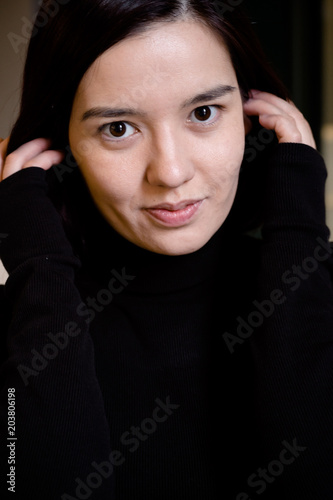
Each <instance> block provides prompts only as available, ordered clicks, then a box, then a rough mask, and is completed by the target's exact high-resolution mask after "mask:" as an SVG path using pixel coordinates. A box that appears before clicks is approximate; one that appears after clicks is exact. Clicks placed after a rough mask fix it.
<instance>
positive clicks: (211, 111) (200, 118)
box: [191, 105, 222, 123]
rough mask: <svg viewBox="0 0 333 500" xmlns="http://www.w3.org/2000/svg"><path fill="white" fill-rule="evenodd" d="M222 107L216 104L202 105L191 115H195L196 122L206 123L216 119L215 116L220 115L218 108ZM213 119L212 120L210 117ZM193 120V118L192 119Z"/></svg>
mask: <svg viewBox="0 0 333 500" xmlns="http://www.w3.org/2000/svg"><path fill="white" fill-rule="evenodd" d="M216 108H217V109H222V106H218V105H214V106H200V107H199V108H196V109H195V110H194V111H193V112H192V113H191V116H192V115H194V118H195V120H193V121H194V123H206V122H208V121H209V122H212V121H214V118H216V116H217V115H218V110H217V109H216ZM211 117H213V118H212V120H210V118H211ZM191 121H192V120H191Z"/></svg>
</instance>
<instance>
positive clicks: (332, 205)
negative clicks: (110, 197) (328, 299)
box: [0, 0, 333, 283]
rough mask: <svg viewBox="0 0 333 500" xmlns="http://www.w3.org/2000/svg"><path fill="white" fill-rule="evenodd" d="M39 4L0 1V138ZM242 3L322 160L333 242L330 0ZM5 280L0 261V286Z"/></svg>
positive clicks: (15, 98) (14, 104) (14, 108)
mask: <svg viewBox="0 0 333 500" xmlns="http://www.w3.org/2000/svg"><path fill="white" fill-rule="evenodd" d="M56 1H57V0H54V2H56ZM39 3H40V2H39V1H38V0H15V1H13V0H1V2H0V71H1V78H0V137H2V138H5V137H7V136H8V134H9V133H10V130H11V127H12V125H13V123H14V121H15V118H16V116H17V113H18V109H19V99H20V86H21V77H22V70H23V64H24V58H25V53H26V49H27V46H28V38H29V33H30V32H31V23H32V21H33V19H34V15H35V13H36V10H37V8H38V4H39ZM224 3H226V4H228V0H224ZM232 4H233V5H235V2H231V3H230V5H232ZM243 4H244V6H245V7H246V9H247V11H248V13H249V14H250V17H251V19H252V22H253V26H254V28H255V30H256V31H257V33H258V35H259V37H260V39H261V41H262V43H263V46H264V48H265V50H266V53H267V54H268V56H269V59H270V61H271V63H272V65H273V66H274V67H275V69H276V70H277V72H278V73H279V74H280V76H281V77H282V79H283V80H284V82H285V83H286V85H287V87H288V88H289V89H290V91H291V95H292V99H293V100H294V102H295V104H296V105H297V107H298V108H299V109H300V110H301V111H302V113H303V114H304V116H305V117H306V118H307V120H308V121H309V122H310V124H311V127H312V130H313V132H314V135H315V139H316V142H317V146H318V150H319V151H320V153H321V154H322V155H323V156H324V158H325V160H326V165H327V168H328V181H327V188H326V207H327V225H328V226H329V228H330V230H331V232H332V236H331V240H333V0H316V1H315V2H314V1H313V0H270V1H269V2H267V0H243ZM41 70H42V68H41ZM5 279H6V273H5V271H4V269H3V268H2V266H1V263H0V282H1V283H2V282H4V280H5Z"/></svg>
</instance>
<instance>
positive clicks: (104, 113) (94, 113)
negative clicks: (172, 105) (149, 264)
mask: <svg viewBox="0 0 333 500" xmlns="http://www.w3.org/2000/svg"><path fill="white" fill-rule="evenodd" d="M235 90H237V89H236V87H233V86H231V85H218V86H217V87H214V88H212V89H209V90H206V91H204V92H201V93H200V94H197V95H195V96H194V97H191V98H190V99H187V100H186V101H185V102H183V104H182V105H181V107H180V109H184V108H188V107H190V106H194V105H195V104H198V103H200V102H204V101H212V100H214V99H218V98H220V97H224V96H225V95H228V94H230V93H232V92H234V91H235ZM124 115H127V116H140V117H146V116H147V113H145V112H143V111H140V110H138V109H134V108H108V107H96V108H91V109H89V110H88V111H86V112H85V113H84V114H83V115H82V118H81V121H85V120H88V119H89V118H118V117H120V116H124Z"/></svg>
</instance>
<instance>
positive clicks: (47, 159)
mask: <svg viewBox="0 0 333 500" xmlns="http://www.w3.org/2000/svg"><path fill="white" fill-rule="evenodd" d="M8 143H9V138H7V139H5V140H3V139H0V182H1V181H3V180H4V179H6V178H7V177H9V176H10V175H13V174H15V173H16V172H18V171H19V170H23V169H24V168H29V167H39V168H42V169H43V170H48V169H50V168H51V167H52V165H56V164H57V163H60V162H61V161H62V160H63V159H64V156H65V155H64V153H62V152H61V151H54V150H50V149H49V148H50V146H51V141H50V140H49V139H42V138H41V139H34V140H33V141H30V142H27V143H26V144H23V146H20V147H19V148H18V149H16V150H15V151H13V153H11V154H9V155H8V156H7V147H8Z"/></svg>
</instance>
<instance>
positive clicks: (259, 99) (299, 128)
mask: <svg viewBox="0 0 333 500" xmlns="http://www.w3.org/2000/svg"><path fill="white" fill-rule="evenodd" d="M244 113H245V114H246V115H248V116H253V115H256V116H259V123H260V124H261V125H262V126H263V127H264V128H266V129H268V130H274V131H275V133H276V136H277V138H278V141H279V143H283V142H295V143H299V144H307V145H308V146H311V147H313V148H314V149H316V143H315V140H314V138H313V135H312V131H311V127H310V125H309V123H308V122H307V121H306V119H305V118H304V116H303V115H302V113H301V112H300V111H299V109H297V108H296V106H295V104H294V103H293V102H291V101H285V100H284V99H281V98H280V97H277V96H275V95H273V94H269V93H268V92H261V91H260V90H251V91H250V99H249V100H248V101H246V102H245V103H244Z"/></svg>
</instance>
